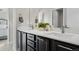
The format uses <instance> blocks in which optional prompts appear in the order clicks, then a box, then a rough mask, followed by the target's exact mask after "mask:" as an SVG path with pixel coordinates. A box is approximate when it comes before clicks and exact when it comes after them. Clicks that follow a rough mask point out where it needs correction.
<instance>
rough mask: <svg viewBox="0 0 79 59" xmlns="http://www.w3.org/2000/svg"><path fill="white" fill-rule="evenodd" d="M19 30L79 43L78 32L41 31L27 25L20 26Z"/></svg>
mask: <svg viewBox="0 0 79 59" xmlns="http://www.w3.org/2000/svg"><path fill="white" fill-rule="evenodd" d="M17 30H20V31H23V32H26V33H31V34H35V35H39V36H42V37H47V38H50V39H54V40H59V41H63V42H67V43H71V44H75V45H79V35H78V34H72V33H61V32H56V31H39V30H33V29H28V28H26V27H25V26H21V27H18V28H17Z"/></svg>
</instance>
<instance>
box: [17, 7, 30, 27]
mask: <svg viewBox="0 0 79 59" xmlns="http://www.w3.org/2000/svg"><path fill="white" fill-rule="evenodd" d="M19 14H22V17H23V20H24V22H23V23H20V22H19ZM16 20H17V26H20V25H24V26H28V24H29V8H16Z"/></svg>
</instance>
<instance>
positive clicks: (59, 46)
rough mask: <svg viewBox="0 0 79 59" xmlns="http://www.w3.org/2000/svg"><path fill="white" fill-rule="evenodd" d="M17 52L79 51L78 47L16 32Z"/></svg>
mask: <svg viewBox="0 0 79 59" xmlns="http://www.w3.org/2000/svg"><path fill="white" fill-rule="evenodd" d="M16 44H17V45H16V46H17V47H16V48H17V50H18V51H79V46H78V45H74V44H70V43H67V42H62V41H58V40H55V39H50V38H46V37H42V36H38V35H34V34H30V33H25V32H22V31H17V40H16Z"/></svg>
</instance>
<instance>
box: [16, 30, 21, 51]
mask: <svg viewBox="0 0 79 59" xmlns="http://www.w3.org/2000/svg"><path fill="white" fill-rule="evenodd" d="M16 37H17V40H16V50H17V51H21V50H22V32H21V31H19V30H17V36H16Z"/></svg>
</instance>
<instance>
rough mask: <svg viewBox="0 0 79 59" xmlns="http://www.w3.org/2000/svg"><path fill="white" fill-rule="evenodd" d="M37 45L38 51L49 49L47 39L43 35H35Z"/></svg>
mask: <svg viewBox="0 0 79 59" xmlns="http://www.w3.org/2000/svg"><path fill="white" fill-rule="evenodd" d="M37 47H38V50H39V51H47V50H48V49H49V41H48V39H46V38H43V37H37Z"/></svg>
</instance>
